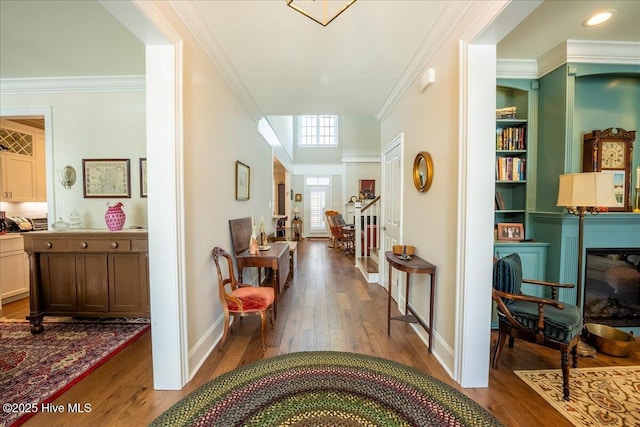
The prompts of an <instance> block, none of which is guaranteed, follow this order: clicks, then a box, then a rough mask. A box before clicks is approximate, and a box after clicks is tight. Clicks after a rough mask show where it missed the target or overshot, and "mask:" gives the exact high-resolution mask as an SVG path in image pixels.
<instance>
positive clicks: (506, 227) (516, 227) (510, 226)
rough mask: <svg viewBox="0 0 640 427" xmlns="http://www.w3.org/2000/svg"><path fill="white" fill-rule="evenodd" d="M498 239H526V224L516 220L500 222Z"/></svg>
mask: <svg viewBox="0 0 640 427" xmlns="http://www.w3.org/2000/svg"><path fill="white" fill-rule="evenodd" d="M498 240H515V241H519V240H524V225H523V224H521V223H514V222H505V223H499V224H498Z"/></svg>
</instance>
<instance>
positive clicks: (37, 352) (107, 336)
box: [0, 318, 149, 426]
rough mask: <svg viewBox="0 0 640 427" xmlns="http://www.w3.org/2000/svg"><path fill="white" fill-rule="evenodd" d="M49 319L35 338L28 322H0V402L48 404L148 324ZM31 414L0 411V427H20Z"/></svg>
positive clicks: (22, 405)
mask: <svg viewBox="0 0 640 427" xmlns="http://www.w3.org/2000/svg"><path fill="white" fill-rule="evenodd" d="M49 319H50V318H48V319H47V320H45V323H46V324H47V331H46V333H43V334H39V335H32V334H31V333H30V332H29V323H28V322H25V321H23V320H15V321H10V320H7V319H4V320H3V321H1V322H0V336H2V352H1V353H2V355H1V356H0V359H2V361H3V363H2V364H0V400H2V402H3V403H5V404H15V405H16V406H18V407H26V403H27V402H28V403H29V404H33V405H36V406H37V407H38V408H40V405H42V404H43V403H49V402H53V401H54V400H55V399H56V398H57V397H58V396H60V395H61V394H62V393H64V392H65V391H67V390H68V389H69V388H71V387H72V386H73V385H74V384H76V383H78V382H79V381H80V380H81V379H83V378H84V377H85V376H86V375H87V374H88V373H90V372H92V371H94V370H95V369H97V368H98V367H99V366H100V365H102V364H103V363H105V362H106V361H107V360H109V359H110V358H111V357H112V356H114V355H115V354H116V353H118V352H119V351H121V350H122V349H124V348H125V347H126V346H127V345H129V344H131V343H132V342H133V341H135V340H136V339H137V338H139V337H140V336H141V335H143V334H144V333H145V332H146V331H148V330H149V323H148V321H147V322H140V321H139V320H138V319H133V320H132V321H131V322H130V321H129V319H118V320H116V321H113V320H110V321H104V322H103V321H101V320H99V319H91V320H90V321H75V320H71V318H68V319H69V320H66V319H64V318H63V319H61V320H54V321H51V320H49ZM5 320H6V321H5ZM83 403H84V402H83ZM87 403H91V402H87ZM65 408H67V407H66V404H65ZM81 409H86V408H85V407H81ZM35 414H36V412H25V411H23V412H18V411H13V412H12V411H0V425H2V426H9V425H20V424H22V423H24V422H25V421H26V420H27V419H28V418H30V417H31V416H33V415H35Z"/></svg>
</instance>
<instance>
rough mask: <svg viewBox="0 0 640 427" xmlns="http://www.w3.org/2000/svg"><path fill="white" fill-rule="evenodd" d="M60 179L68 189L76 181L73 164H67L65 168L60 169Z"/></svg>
mask: <svg viewBox="0 0 640 427" xmlns="http://www.w3.org/2000/svg"><path fill="white" fill-rule="evenodd" d="M58 179H59V180H60V184H62V186H63V187H64V188H66V189H67V190H68V189H70V188H71V187H73V184H75V183H76V170H75V169H74V168H73V166H68V165H67V166H65V167H64V169H62V170H61V171H58Z"/></svg>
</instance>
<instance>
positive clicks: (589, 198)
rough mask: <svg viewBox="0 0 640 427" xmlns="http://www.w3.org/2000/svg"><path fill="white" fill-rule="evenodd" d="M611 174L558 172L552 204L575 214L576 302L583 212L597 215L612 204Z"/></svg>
mask: <svg viewBox="0 0 640 427" xmlns="http://www.w3.org/2000/svg"><path fill="white" fill-rule="evenodd" d="M613 182H614V176H613V174H610V173H607V172H589V173H570V174H566V175H560V184H559V187H558V201H557V202H556V206H563V207H566V208H567V212H568V213H570V214H572V215H576V216H577V217H578V280H577V283H576V298H577V300H576V305H577V306H578V307H579V306H580V305H581V304H582V253H583V246H584V243H583V242H584V237H583V236H584V217H585V216H586V214H587V212H589V213H591V214H592V215H597V214H598V213H599V212H600V208H601V207H609V206H616V205H617V204H618V201H617V200H616V198H615V196H614V194H613V192H614V190H613Z"/></svg>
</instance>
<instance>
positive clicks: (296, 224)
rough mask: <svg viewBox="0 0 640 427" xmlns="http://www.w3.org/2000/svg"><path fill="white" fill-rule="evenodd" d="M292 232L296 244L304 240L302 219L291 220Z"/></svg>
mask: <svg viewBox="0 0 640 427" xmlns="http://www.w3.org/2000/svg"><path fill="white" fill-rule="evenodd" d="M291 231H292V234H293V236H291V237H292V239H293V240H295V241H296V242H299V241H301V240H302V220H301V219H293V220H291Z"/></svg>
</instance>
